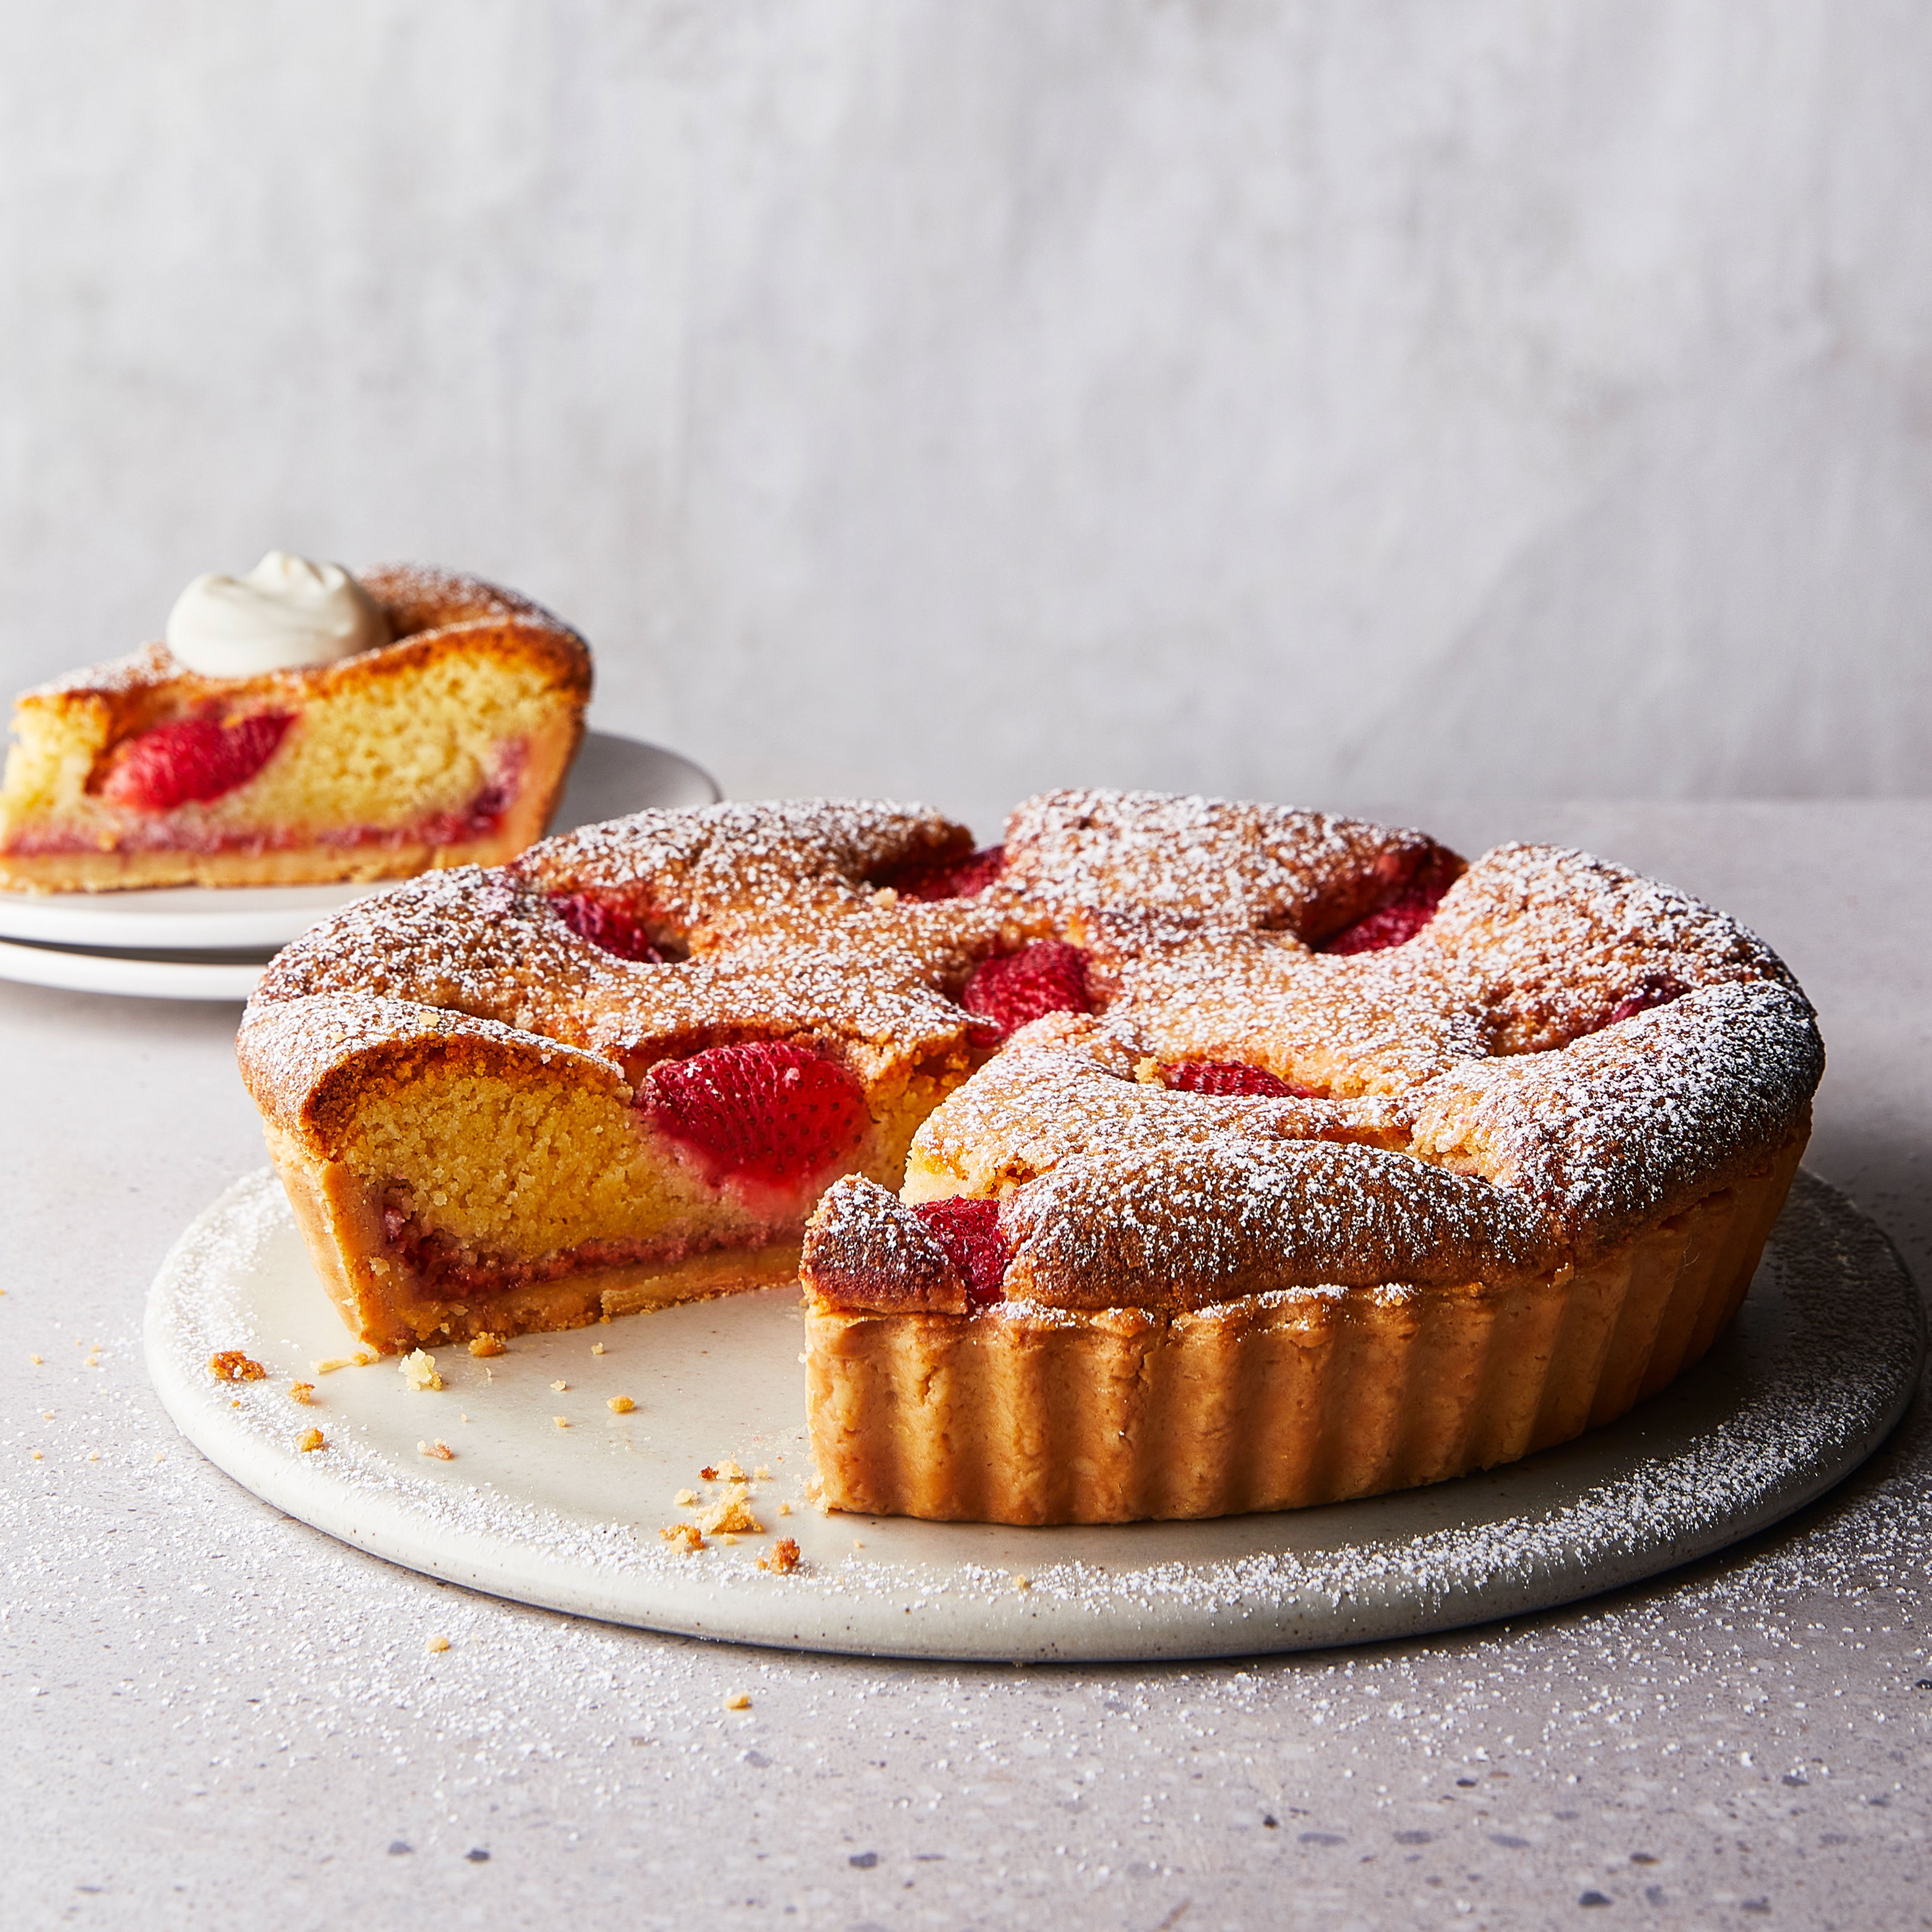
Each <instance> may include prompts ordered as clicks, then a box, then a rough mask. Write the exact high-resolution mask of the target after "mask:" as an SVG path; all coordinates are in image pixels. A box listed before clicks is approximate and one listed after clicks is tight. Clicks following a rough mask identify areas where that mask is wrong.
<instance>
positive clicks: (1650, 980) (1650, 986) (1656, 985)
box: [1604, 973, 1691, 1026]
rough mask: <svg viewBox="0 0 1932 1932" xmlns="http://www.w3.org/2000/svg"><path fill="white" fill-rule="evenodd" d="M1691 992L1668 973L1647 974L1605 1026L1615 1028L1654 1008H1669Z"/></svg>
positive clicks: (1612, 1012) (1611, 1010)
mask: <svg viewBox="0 0 1932 1932" xmlns="http://www.w3.org/2000/svg"><path fill="white" fill-rule="evenodd" d="M1690 990H1691V989H1690V988H1689V987H1688V986H1685V985H1683V984H1682V983H1681V982H1680V981H1679V980H1673V978H1672V977H1670V974H1668V973H1646V974H1645V975H1644V976H1643V978H1642V979H1641V980H1639V981H1638V982H1637V984H1636V986H1634V987H1633V988H1632V989H1631V990H1630V992H1628V993H1626V994H1625V995H1624V996H1623V998H1622V999H1621V1000H1619V1001H1618V1002H1617V1003H1616V1005H1615V1006H1614V1007H1612V1008H1611V1009H1610V1018H1609V1019H1607V1020H1606V1021H1604V1025H1606V1026H1615V1025H1616V1023H1617V1022H1618V1021H1619V1020H1634V1019H1636V1018H1637V1015H1638V1014H1639V1013H1649V1011H1650V1010H1651V1008H1652V1007H1667V1006H1668V1005H1669V1004H1670V1002H1671V1001H1673V1000H1677V999H1682V998H1683V996H1684V995H1685V994H1686V993H1688V992H1689V991H1690Z"/></svg>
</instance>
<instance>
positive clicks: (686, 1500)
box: [671, 1490, 697, 1509]
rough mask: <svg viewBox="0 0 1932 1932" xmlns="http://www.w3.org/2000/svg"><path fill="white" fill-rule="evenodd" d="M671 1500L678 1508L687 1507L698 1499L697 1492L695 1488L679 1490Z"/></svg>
mask: <svg viewBox="0 0 1932 1932" xmlns="http://www.w3.org/2000/svg"><path fill="white" fill-rule="evenodd" d="M671 1500H672V1501H673V1502H675V1503H676V1505H677V1506H678V1508H679V1509H689V1508H691V1505H692V1504H694V1502H697V1491H696V1490H679V1491H678V1493H677V1494H676V1496H674V1497H673V1498H672V1499H671Z"/></svg>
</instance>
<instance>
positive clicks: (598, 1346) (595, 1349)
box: [590, 1342, 604, 1355]
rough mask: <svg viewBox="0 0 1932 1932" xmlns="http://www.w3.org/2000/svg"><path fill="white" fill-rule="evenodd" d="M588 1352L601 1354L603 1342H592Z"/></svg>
mask: <svg viewBox="0 0 1932 1932" xmlns="http://www.w3.org/2000/svg"><path fill="white" fill-rule="evenodd" d="M590 1352H591V1353H592V1355H602V1354H603V1352H604V1344H603V1343H601V1342H593V1343H591V1345H590Z"/></svg>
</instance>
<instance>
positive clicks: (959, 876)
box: [880, 845, 1007, 899]
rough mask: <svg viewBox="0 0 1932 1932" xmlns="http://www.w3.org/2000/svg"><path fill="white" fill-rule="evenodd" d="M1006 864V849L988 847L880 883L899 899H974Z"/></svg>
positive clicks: (911, 867)
mask: <svg viewBox="0 0 1932 1932" xmlns="http://www.w3.org/2000/svg"><path fill="white" fill-rule="evenodd" d="M1006 862H1007V848H1006V847H1004V845H989V846H988V847H986V850H984V851H983V852H971V853H968V854H967V856H965V858H963V859H941V861H940V862H938V864H937V865H908V866H907V867H906V868H905V869H904V871H900V872H895V873H894V874H892V875H890V876H889V877H887V878H886V879H884V880H881V881H880V883H882V884H884V885H888V886H891V887H892V889H894V890H895V892H897V893H898V895H899V897H900V898H902V899H970V898H977V897H978V895H980V893H981V892H984V891H985V890H986V888H987V887H988V886H990V885H991V884H992V883H993V881H994V880H995V879H997V878H998V877H999V876H1000V872H1001V868H1002V867H1004V865H1005V864H1006Z"/></svg>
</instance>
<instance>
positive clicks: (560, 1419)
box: [550, 1415, 570, 1429]
mask: <svg viewBox="0 0 1932 1932" xmlns="http://www.w3.org/2000/svg"><path fill="white" fill-rule="evenodd" d="M550 1420H551V1421H553V1423H555V1424H556V1426H557V1427H558V1428H559V1429H568V1427H570V1418H569V1417H568V1416H567V1415H553V1416H552V1417H551V1418H550Z"/></svg>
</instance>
